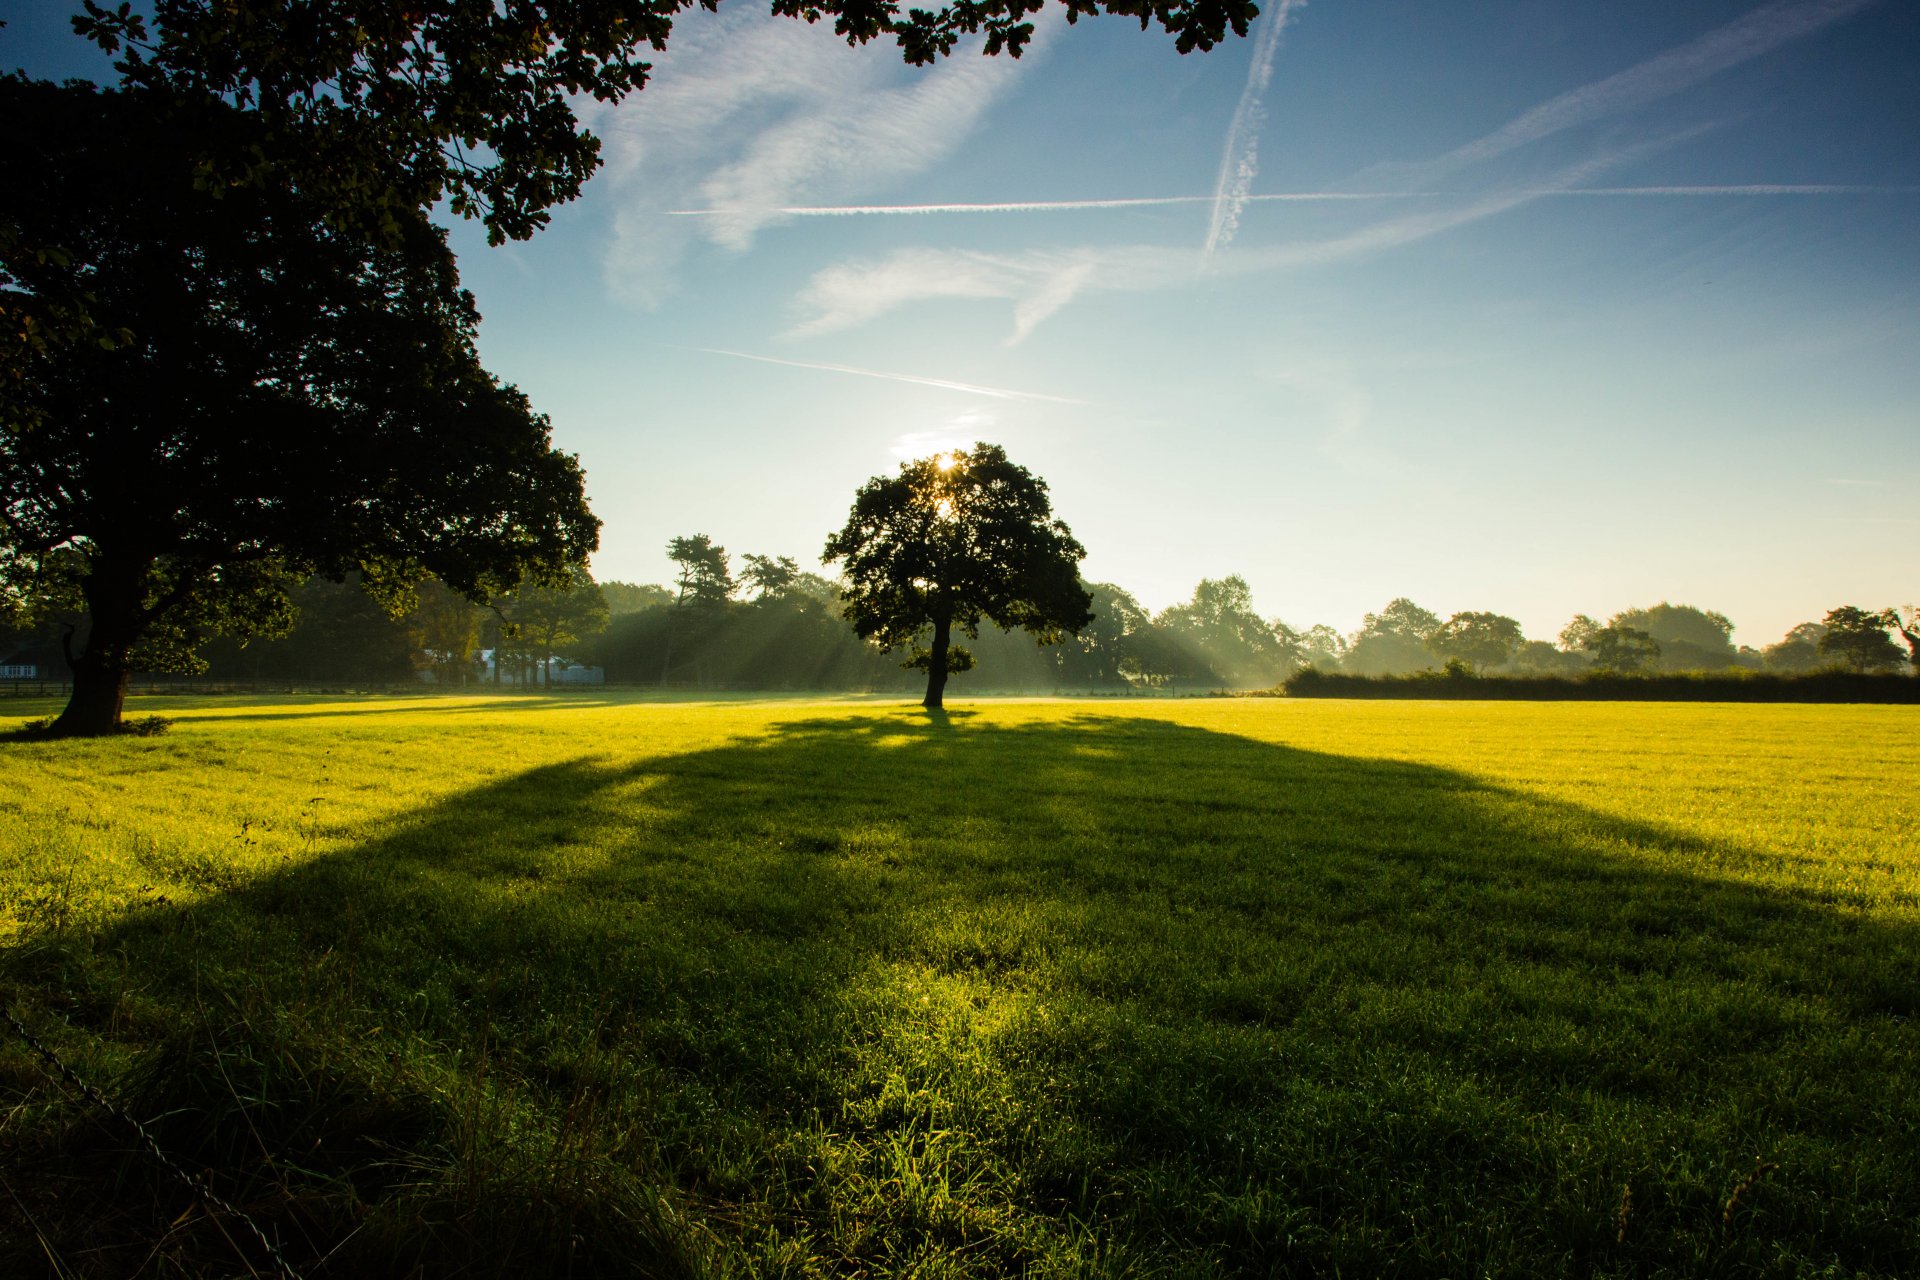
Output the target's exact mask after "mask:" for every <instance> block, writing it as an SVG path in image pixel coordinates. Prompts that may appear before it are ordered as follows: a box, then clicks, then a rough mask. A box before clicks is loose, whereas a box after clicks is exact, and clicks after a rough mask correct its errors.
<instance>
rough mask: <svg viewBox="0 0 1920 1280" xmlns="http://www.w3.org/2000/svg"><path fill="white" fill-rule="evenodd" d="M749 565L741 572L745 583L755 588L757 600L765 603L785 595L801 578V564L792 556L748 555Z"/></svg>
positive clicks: (741, 578)
mask: <svg viewBox="0 0 1920 1280" xmlns="http://www.w3.org/2000/svg"><path fill="white" fill-rule="evenodd" d="M746 561H747V567H746V570H745V571H744V572H743V573H741V575H740V581H741V583H742V584H743V585H745V586H748V587H751V588H753V590H754V591H755V592H757V593H758V594H757V595H756V596H755V597H754V599H755V601H756V602H757V603H760V604H765V603H767V602H769V601H772V600H777V599H779V598H780V597H781V596H783V595H785V594H786V593H787V591H788V590H789V589H791V588H792V587H793V586H794V584H795V583H797V582H799V580H800V566H799V565H798V564H796V563H794V559H793V557H792V556H780V557H778V558H775V557H773V556H756V555H749V556H747V557H746Z"/></svg>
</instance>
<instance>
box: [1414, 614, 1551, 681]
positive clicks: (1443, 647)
mask: <svg viewBox="0 0 1920 1280" xmlns="http://www.w3.org/2000/svg"><path fill="white" fill-rule="evenodd" d="M1524 643H1526V636H1525V635H1523V634H1521V631H1520V624H1519V623H1518V622H1516V621H1514V620H1513V619H1512V618H1509V617H1506V616H1505V615H1503V614H1498V613H1474V612H1467V613H1456V614H1454V615H1453V616H1452V617H1451V618H1448V619H1447V620H1446V621H1445V622H1443V623H1442V624H1440V625H1439V626H1438V627H1435V628H1434V629H1433V631H1432V632H1431V633H1430V634H1429V635H1428V636H1427V647H1428V648H1429V649H1431V650H1433V651H1434V652H1435V653H1437V654H1439V655H1440V656H1441V657H1443V658H1447V659H1450V660H1453V661H1457V662H1463V663H1465V664H1466V665H1467V666H1468V667H1470V668H1472V669H1473V670H1476V671H1479V670H1484V669H1485V668H1487V667H1497V666H1500V665H1501V664H1502V663H1505V662H1507V661H1509V660H1510V659H1511V658H1512V657H1513V655H1514V654H1515V653H1516V652H1517V651H1518V650H1519V648H1520V646H1521V645H1522V644H1524Z"/></svg>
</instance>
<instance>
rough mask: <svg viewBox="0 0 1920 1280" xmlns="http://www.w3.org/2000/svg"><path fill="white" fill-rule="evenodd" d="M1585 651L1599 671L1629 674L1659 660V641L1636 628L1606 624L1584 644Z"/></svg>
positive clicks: (1649, 666) (1650, 665) (1647, 668)
mask: <svg viewBox="0 0 1920 1280" xmlns="http://www.w3.org/2000/svg"><path fill="white" fill-rule="evenodd" d="M1587 652H1588V653H1591V654H1592V655H1593V665H1594V666H1596V667H1598V668H1600V669H1601V670H1602V671H1616V672H1619V673H1620V674H1621V675H1633V674H1636V673H1638V672H1642V671H1646V670H1649V669H1650V668H1651V667H1652V666H1653V664H1654V663H1656V662H1658V661H1659V660H1660V642H1659V641H1658V640H1655V639H1654V638H1653V637H1652V636H1650V635H1648V634H1647V633H1646V632H1644V631H1641V630H1640V629H1639V628H1637V627H1623V626H1620V625H1619V624H1618V623H1608V624H1607V625H1606V626H1604V627H1602V628H1600V630H1598V631H1596V632H1594V634H1593V636H1592V638H1591V639H1589V640H1588V641H1587Z"/></svg>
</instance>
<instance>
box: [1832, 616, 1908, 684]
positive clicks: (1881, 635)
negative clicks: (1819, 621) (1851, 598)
mask: <svg viewBox="0 0 1920 1280" xmlns="http://www.w3.org/2000/svg"><path fill="white" fill-rule="evenodd" d="M1823 624H1824V625H1825V627H1826V632H1825V634H1823V635H1822V636H1821V637H1820V652H1821V653H1823V654H1825V655H1826V656H1827V657H1829V658H1832V659H1833V660H1834V661H1836V662H1838V663H1840V664H1841V665H1843V666H1845V667H1846V668H1847V670H1849V671H1862V672H1865V671H1889V670H1892V669H1893V668H1895V667H1898V666H1899V665H1900V663H1901V660H1902V658H1903V656H1904V655H1902V654H1901V652H1900V646H1899V645H1897V644H1895V643H1894V642H1893V640H1892V639H1891V638H1890V637H1889V636H1888V635H1887V632H1888V631H1890V630H1892V629H1893V628H1894V627H1896V626H1898V625H1899V617H1898V615H1897V614H1895V613H1894V611H1893V610H1891V609H1881V610H1878V611H1877V612H1876V611H1869V610H1866V609H1861V608H1858V607H1856V606H1854V605H1850V604H1846V605H1841V606H1840V607H1839V608H1838V609H1832V610H1829V611H1828V613H1827V616H1826V618H1825V619H1823Z"/></svg>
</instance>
